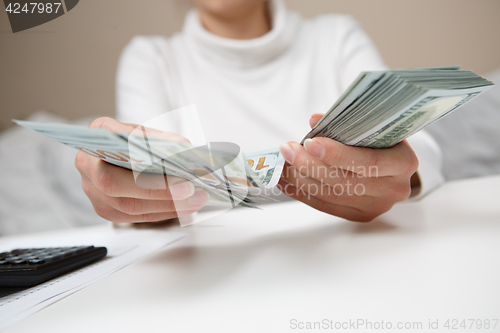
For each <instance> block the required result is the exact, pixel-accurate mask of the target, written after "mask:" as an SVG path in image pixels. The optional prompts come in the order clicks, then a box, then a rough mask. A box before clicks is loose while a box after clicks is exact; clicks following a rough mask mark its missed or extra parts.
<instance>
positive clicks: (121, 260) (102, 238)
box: [0, 227, 185, 330]
mask: <svg viewBox="0 0 500 333" xmlns="http://www.w3.org/2000/svg"><path fill="white" fill-rule="evenodd" d="M184 236H185V235H184V234H182V233H177V232H168V231H164V230H137V229H111V228H109V229H108V228H102V227H101V228H91V229H89V230H85V229H80V230H76V231H75V232H74V233H72V234H70V235H68V234H67V233H62V234H60V235H51V236H30V237H23V238H15V239H12V240H9V241H4V242H2V243H1V244H0V251H1V252H3V251H10V250H13V249H15V248H35V247H60V246H77V245H94V246H96V247H97V246H105V247H106V248H107V249H108V254H107V255H106V257H105V258H102V259H101V260H99V261H97V262H95V263H93V264H90V265H88V266H85V267H83V268H81V269H78V270H75V271H73V272H70V273H68V274H65V275H62V276H60V277H57V278H55V279H52V280H49V281H47V282H45V283H42V284H39V285H37V286H35V287H32V288H29V289H25V290H22V291H20V292H16V293H14V294H10V295H8V296H4V297H2V298H0V330H3V329H5V328H7V327H8V326H10V325H12V324H14V323H15V322H17V321H19V320H21V319H23V318H26V317H28V316H29V315H31V314H33V313H35V312H37V311H39V310H41V309H43V308H44V307H46V306H48V305H50V304H52V303H54V302H56V301H58V300H60V299H62V298H64V297H66V296H68V295H70V294H72V293H74V292H76V291H78V290H80V289H82V288H85V287H86V286H88V285H90V284H92V283H94V282H96V281H98V280H99V279H102V278H103V277H105V276H107V275H109V274H111V273H113V272H115V271H117V270H119V269H120V268H123V267H125V266H127V265H129V264H131V263H133V262H134V261H136V260H138V259H139V258H141V257H144V256H146V255H148V254H150V253H152V252H154V251H157V250H159V249H161V248H162V247H164V246H167V245H169V244H171V243H173V242H175V241H177V240H179V239H181V238H183V237H184Z"/></svg>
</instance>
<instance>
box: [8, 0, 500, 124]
mask: <svg viewBox="0 0 500 333" xmlns="http://www.w3.org/2000/svg"><path fill="white" fill-rule="evenodd" d="M285 3H286V5H287V6H288V8H290V9H292V10H296V11H299V12H301V13H302V15H303V16H304V17H314V16H317V15H321V14H326V13H346V14H350V15H352V16H354V17H355V18H356V19H357V20H358V21H360V22H361V24H362V25H363V27H364V29H365V30H366V31H367V32H368V34H369V35H370V36H371V37H372V39H373V40H374V41H375V44H376V45H377V46H378V47H379V50H380V51H381V53H382V55H383V57H384V59H385V61H386V63H387V64H388V66H389V67H390V68H404V67H430V66H447V65H462V66H463V68H464V69H472V70H474V71H475V72H476V73H479V74H486V73H488V72H490V71H492V70H494V69H495V68H497V67H500V43H499V42H498V38H499V37H498V34H499V33H500V17H499V16H500V1H498V0H474V1H471V0H419V1H404V0H308V1H305V0H285ZM190 6H191V4H190V1H189V0H146V1H140V2H138V1H132V0H106V1H102V0H85V1H80V2H79V4H78V6H77V7H75V9H74V10H72V11H71V12H69V13H68V14H66V15H63V16H62V17H60V18H58V19H56V20H54V21H51V22H48V23H46V24H43V25H41V26H38V27H35V28H32V29H29V30H26V31H23V32H18V33H16V34H13V33H12V31H11V28H10V26H9V22H8V19H7V14H6V13H5V12H3V13H1V14H0V45H1V46H0V77H1V80H0V101H1V104H0V108H1V115H0V130H2V129H5V128H7V127H10V126H13V124H12V122H11V121H10V120H11V119H12V118H17V119H23V118H26V117H28V116H29V115H30V114H32V113H33V112H35V111H37V110H46V111H50V112H52V113H55V114H57V115H60V116H63V117H65V118H68V119H78V118H82V117H88V116H95V117H97V116H102V115H108V116H112V115H114V112H115V101H114V97H115V91H114V81H115V72H116V66H117V61H118V57H119V55H120V52H121V50H122V49H123V48H124V47H125V45H126V44H127V43H128V41H129V40H130V39H131V38H132V37H133V36H134V35H150V34H155V35H164V36H170V35H172V34H174V33H175V32H177V31H179V30H180V29H181V28H182V22H183V19H184V15H185V13H186V12H187V10H189V8H190ZM332 102H333V101H332Z"/></svg>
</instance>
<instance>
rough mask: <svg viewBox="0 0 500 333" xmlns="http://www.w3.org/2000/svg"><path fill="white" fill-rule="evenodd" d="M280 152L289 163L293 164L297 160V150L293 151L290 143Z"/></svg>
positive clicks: (281, 147) (282, 147)
mask: <svg viewBox="0 0 500 333" xmlns="http://www.w3.org/2000/svg"><path fill="white" fill-rule="evenodd" d="M280 152H281V155H283V157H284V158H285V160H286V161H287V162H288V163H290V164H292V163H293V160H294V159H295V150H293V148H292V146H290V145H289V144H288V143H284V144H282V145H281V146H280Z"/></svg>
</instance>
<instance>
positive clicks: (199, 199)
mask: <svg viewBox="0 0 500 333" xmlns="http://www.w3.org/2000/svg"><path fill="white" fill-rule="evenodd" d="M209 198H210V197H209V196H208V193H207V192H205V190H204V189H201V188H197V189H196V191H195V192H194V194H193V195H192V196H190V197H189V204H190V205H191V206H204V205H205V204H206V203H207V202H208V199H209Z"/></svg>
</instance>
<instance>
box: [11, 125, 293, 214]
mask: <svg viewBox="0 0 500 333" xmlns="http://www.w3.org/2000/svg"><path fill="white" fill-rule="evenodd" d="M15 122H16V123H17V124H18V125H20V126H23V127H26V128H29V129H31V130H33V131H35V132H37V133H40V134H42V135H44V136H46V137H48V138H50V139H53V140H56V141H59V142H61V143H63V144H65V145H68V146H70V147H72V148H75V149H77V150H79V151H82V152H84V153H87V154H89V155H92V156H94V157H97V158H100V159H102V160H103V161H105V162H108V163H110V164H114V165H117V166H120V167H122V168H127V169H129V170H133V171H134V173H136V174H140V173H142V172H145V173H155V174H162V175H167V176H176V177H180V178H184V179H187V180H189V181H192V182H193V183H194V185H195V186H197V187H201V188H203V189H205V190H206V191H207V192H208V193H209V194H210V196H211V202H212V203H217V204H218V203H230V204H233V205H234V204H235V202H236V203H237V204H240V205H242V206H245V207H255V206H254V205H253V203H254V201H253V200H254V199H257V198H259V199H262V198H264V197H263V196H262V195H260V194H259V193H261V192H260V191H259V190H258V189H261V188H270V187H273V186H275V185H276V184H277V182H278V180H279V177H280V175H281V171H282V169H283V165H284V159H283V157H282V156H281V154H280V153H279V151H278V149H275V150H267V151H262V152H256V153H251V154H248V155H246V154H244V153H242V152H241V151H240V150H239V147H238V146H237V145H235V144H233V143H228V142H222V143H217V142H215V143H211V144H210V145H206V146H201V147H195V146H192V145H191V144H188V143H183V142H174V141H167V140H162V139H158V138H155V137H152V136H151V137H150V136H147V134H146V135H142V136H140V135H134V134H137V133H132V134H130V133H113V132H109V131H106V130H102V129H93V128H86V127H81V126H74V125H66V124H48V123H37V122H27V121H19V120H15ZM250 161H256V167H254V168H253V169H252V165H253V162H252V165H251V164H250ZM266 199H269V198H266Z"/></svg>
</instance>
